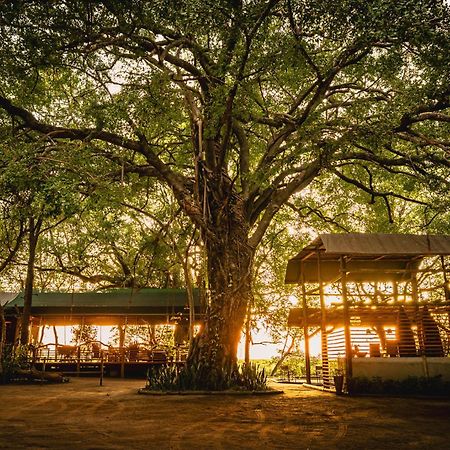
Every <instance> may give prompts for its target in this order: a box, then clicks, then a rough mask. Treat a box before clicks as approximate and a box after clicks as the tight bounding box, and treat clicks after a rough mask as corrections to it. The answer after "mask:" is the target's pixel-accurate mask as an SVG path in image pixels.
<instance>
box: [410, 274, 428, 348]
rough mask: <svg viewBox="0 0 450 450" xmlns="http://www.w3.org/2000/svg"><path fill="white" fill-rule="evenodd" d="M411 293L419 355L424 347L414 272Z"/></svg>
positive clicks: (417, 288) (417, 289)
mask: <svg viewBox="0 0 450 450" xmlns="http://www.w3.org/2000/svg"><path fill="white" fill-rule="evenodd" d="M411 294H412V300H413V303H414V316H415V317H414V318H415V321H416V325H417V337H418V339H419V352H420V354H421V355H423V354H424V350H425V349H424V348H423V345H424V344H423V329H422V328H423V327H422V324H421V320H420V311H419V287H418V285H417V275H416V273H413V274H412V278H411Z"/></svg>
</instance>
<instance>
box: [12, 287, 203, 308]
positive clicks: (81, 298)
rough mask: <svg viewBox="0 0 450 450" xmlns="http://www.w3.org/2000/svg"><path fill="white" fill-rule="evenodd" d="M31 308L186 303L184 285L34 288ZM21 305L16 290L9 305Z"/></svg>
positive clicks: (197, 296) (177, 305)
mask: <svg viewBox="0 0 450 450" xmlns="http://www.w3.org/2000/svg"><path fill="white" fill-rule="evenodd" d="M194 298H195V303H196V305H198V304H199V295H198V291H197V290H195V291H194ZM32 302H33V305H32V308H33V309H35V308H61V309H74V308H83V309H94V308H95V309H99V308H101V309H105V310H107V309H108V308H131V309H133V308H161V307H184V306H185V305H187V303H188V299H187V294H186V290H184V289H141V290H140V291H138V292H132V291H131V290H130V289H118V290H114V291H109V292H75V293H67V292H35V293H33V300H32ZM13 306H18V307H22V306H23V293H21V294H18V295H17V294H15V298H14V297H13V298H12V299H10V301H9V304H8V307H13Z"/></svg>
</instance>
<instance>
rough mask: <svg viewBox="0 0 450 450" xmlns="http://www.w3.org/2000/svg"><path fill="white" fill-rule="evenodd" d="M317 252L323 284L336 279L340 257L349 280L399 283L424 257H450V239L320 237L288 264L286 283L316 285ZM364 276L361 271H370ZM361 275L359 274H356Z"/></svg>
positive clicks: (353, 234)
mask: <svg viewBox="0 0 450 450" xmlns="http://www.w3.org/2000/svg"><path fill="white" fill-rule="evenodd" d="M318 249H319V250H320V254H321V259H322V260H323V263H322V268H323V272H322V278H323V281H326V282H329V281H332V280H333V279H335V278H336V277H338V276H339V273H340V267H339V266H340V264H339V258H340V257H341V256H348V257H350V262H349V263H348V268H349V270H350V272H352V274H351V275H350V276H349V280H350V281H351V280H352V279H354V280H353V281H389V280H392V281H401V280H402V279H403V280H405V276H408V273H407V272H408V270H409V271H410V270H411V269H412V270H415V269H416V268H417V265H418V263H419V262H420V260H421V258H422V257H424V256H434V255H444V256H446V255H450V236H446V235H412V234H381V233H373V234H367V233H346V234H320V235H319V236H318V237H317V238H316V239H314V240H313V241H312V242H311V243H309V244H308V245H307V246H305V247H304V248H303V249H302V250H301V251H300V253H298V254H297V255H296V256H295V257H294V258H291V259H290V260H289V262H288V266H287V269H286V276H285V282H286V283H298V282H299V281H300V280H301V277H302V273H301V266H302V262H301V261H304V263H303V268H304V269H303V276H304V277H305V281H306V282H315V281H317V279H318V274H317V250H318ZM369 269H370V271H371V273H366V274H365V275H364V274H363V273H362V272H361V271H363V270H366V271H367V270H369ZM358 271H360V272H361V273H360V274H359V275H358V274H357V272H358Z"/></svg>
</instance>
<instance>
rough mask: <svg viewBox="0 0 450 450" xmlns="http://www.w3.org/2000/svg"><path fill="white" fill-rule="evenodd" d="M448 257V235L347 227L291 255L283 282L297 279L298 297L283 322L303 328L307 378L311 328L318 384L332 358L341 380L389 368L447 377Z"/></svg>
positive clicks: (328, 378)
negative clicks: (317, 345)
mask: <svg viewBox="0 0 450 450" xmlns="http://www.w3.org/2000/svg"><path fill="white" fill-rule="evenodd" d="M449 256H450V236H445V235H419V236H418V235H408V234H404V235H403V234H364V233H348V234H321V235H319V236H318V237H317V238H316V239H314V240H313V241H312V242H311V243H309V244H308V245H306V246H305V247H304V248H303V249H302V250H301V251H300V252H299V253H298V254H297V255H296V256H294V257H293V258H291V259H290V260H289V261H288V264H287V269H286V276H285V282H286V283H288V284H294V283H295V284H299V285H300V287H301V293H302V294H301V297H302V299H301V306H300V307H298V308H292V309H291V310H290V314H289V319H288V323H289V326H297V327H301V328H302V329H303V331H304V336H305V354H306V361H307V362H306V376H307V380H310V379H311V368H310V362H309V339H310V338H311V336H312V335H314V334H318V333H320V336H321V353H322V354H321V357H322V374H323V384H324V387H325V388H330V386H331V383H332V377H331V374H332V369H333V367H332V366H333V365H334V369H339V370H342V371H343V372H344V373H345V377H346V379H347V381H348V380H349V379H350V378H352V377H354V376H369V377H370V376H374V377H383V376H386V374H388V373H389V374H390V376H398V377H404V376H406V375H408V374H409V375H417V376H431V375H433V374H434V375H436V374H438V375H442V376H444V377H446V378H448V379H449V380H450V358H448V357H447V356H448V355H449V354H450V284H449V274H450V268H449V267H450V265H449V259H448V257H449ZM425 261H427V264H425ZM355 356H359V357H357V358H355ZM417 356H420V357H421V359H418V358H417ZM394 357H402V359H401V360H397V359H394ZM407 357H411V358H415V359H413V360H412V361H406V359H405V358H407ZM444 357H445V358H444ZM424 358H425V359H424ZM430 358H431V359H430ZM432 358H438V359H439V358H444V359H443V360H439V361H437V360H433V359H432ZM339 361H340V363H339ZM424 361H425V362H424ZM393 364H395V368H396V371H394V372H392V370H391V369H392V367H394V366H393ZM402 367H403V368H402ZM405 367H409V369H405ZM411 367H414V369H411V370H412V371H411V370H410V368H411ZM436 367H438V368H436ZM408 371H409V372H408Z"/></svg>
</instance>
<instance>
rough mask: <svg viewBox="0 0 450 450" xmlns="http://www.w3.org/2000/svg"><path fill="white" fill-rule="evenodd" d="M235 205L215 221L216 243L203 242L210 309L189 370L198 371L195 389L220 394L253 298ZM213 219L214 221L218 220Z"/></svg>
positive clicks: (249, 255) (248, 254) (249, 254)
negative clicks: (207, 389)
mask: <svg viewBox="0 0 450 450" xmlns="http://www.w3.org/2000/svg"><path fill="white" fill-rule="evenodd" d="M240 211H242V210H241V209H239V205H235V207H231V208H230V209H228V210H227V211H226V212H227V213H228V214H226V215H225V212H224V211H221V213H222V214H224V217H222V218H220V220H216V227H217V228H218V229H217V234H216V236H217V238H216V239H214V240H213V239H205V241H206V242H205V247H206V257H207V275H208V287H209V304H208V306H207V311H206V320H205V326H204V327H203V328H202V329H201V331H200V332H199V334H198V335H197V336H196V337H195V339H194V340H193V343H192V345H191V348H190V352H189V356H188V361H187V364H188V365H189V366H191V367H194V368H195V367H196V368H198V371H197V374H198V378H199V379H198V380H197V384H200V385H203V386H204V387H205V388H220V386H221V384H222V383H223V381H224V380H225V378H226V377H227V375H228V374H230V372H231V371H232V370H234V369H235V368H236V365H237V348H238V344H239V341H240V339H241V334H242V328H243V325H244V320H245V317H246V313H247V306H248V304H249V302H250V301H251V298H252V261H253V255H254V251H253V249H252V248H251V247H250V246H249V245H248V230H249V227H248V226H247V224H246V222H245V220H243V217H242V215H241V214H240ZM216 217H217V216H216Z"/></svg>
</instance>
